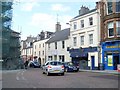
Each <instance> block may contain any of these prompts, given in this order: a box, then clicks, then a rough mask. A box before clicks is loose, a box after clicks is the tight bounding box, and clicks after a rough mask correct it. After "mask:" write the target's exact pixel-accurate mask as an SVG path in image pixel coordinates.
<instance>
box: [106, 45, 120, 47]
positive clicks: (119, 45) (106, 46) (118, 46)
mask: <svg viewBox="0 0 120 90" xmlns="http://www.w3.org/2000/svg"><path fill="white" fill-rule="evenodd" d="M106 48H120V45H119V46H106Z"/></svg>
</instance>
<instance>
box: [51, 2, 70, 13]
mask: <svg viewBox="0 0 120 90" xmlns="http://www.w3.org/2000/svg"><path fill="white" fill-rule="evenodd" d="M51 8H52V10H53V11H63V12H65V11H69V10H70V7H67V6H63V5H62V4H53V5H52V6H51Z"/></svg>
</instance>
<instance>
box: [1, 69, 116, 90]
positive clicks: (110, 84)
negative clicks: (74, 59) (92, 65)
mask: <svg viewBox="0 0 120 90" xmlns="http://www.w3.org/2000/svg"><path fill="white" fill-rule="evenodd" d="M2 88H118V75H113V74H105V73H104V74H103V73H92V72H77V73H76V72H71V73H65V75H64V76H60V75H51V76H47V75H46V74H42V70H41V69H40V68H36V69H34V68H32V69H31V68H30V69H27V70H19V71H15V72H6V73H3V74H2Z"/></svg>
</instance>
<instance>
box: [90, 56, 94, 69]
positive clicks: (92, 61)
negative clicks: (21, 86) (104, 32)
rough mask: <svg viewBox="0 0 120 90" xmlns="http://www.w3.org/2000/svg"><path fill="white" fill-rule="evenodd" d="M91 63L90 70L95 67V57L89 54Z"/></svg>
mask: <svg viewBox="0 0 120 90" xmlns="http://www.w3.org/2000/svg"><path fill="white" fill-rule="evenodd" d="M91 65H92V70H94V69H95V57H94V56H91Z"/></svg>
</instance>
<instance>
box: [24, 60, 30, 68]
mask: <svg viewBox="0 0 120 90" xmlns="http://www.w3.org/2000/svg"><path fill="white" fill-rule="evenodd" d="M28 63H29V61H28V60H26V61H25V63H24V65H25V69H27V68H28Z"/></svg>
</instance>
